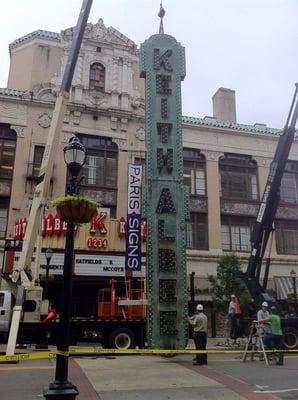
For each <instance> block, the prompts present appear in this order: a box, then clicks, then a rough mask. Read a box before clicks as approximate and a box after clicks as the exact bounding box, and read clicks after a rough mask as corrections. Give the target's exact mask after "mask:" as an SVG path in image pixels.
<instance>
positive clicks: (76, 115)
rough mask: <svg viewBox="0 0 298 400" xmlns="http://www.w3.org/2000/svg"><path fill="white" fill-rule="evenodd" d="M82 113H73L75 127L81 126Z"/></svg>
mask: <svg viewBox="0 0 298 400" xmlns="http://www.w3.org/2000/svg"><path fill="white" fill-rule="evenodd" d="M80 119H81V111H74V112H73V123H74V125H80Z"/></svg>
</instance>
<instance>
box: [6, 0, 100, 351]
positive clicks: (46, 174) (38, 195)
mask: <svg viewBox="0 0 298 400" xmlns="http://www.w3.org/2000/svg"><path fill="white" fill-rule="evenodd" d="M92 1H93V0H83V4H82V7H81V11H80V15H79V18H78V22H77V25H76V28H75V30H74V33H73V40H72V46H71V49H70V52H69V55H68V59H67V63H66V66H65V70H64V74H63V79H62V84H61V88H60V92H59V94H58V96H57V100H56V104H55V108H54V112H53V118H52V122H51V127H50V130H49V135H48V139H47V143H46V147H45V151H44V155H43V159H42V163H41V167H40V171H39V176H38V182H37V185H36V188H35V191H34V197H33V202H32V207H31V210H30V214H29V219H28V226H27V229H26V234H25V237H24V242H23V249H22V252H21V255H20V260H19V265H18V269H17V270H16V271H14V273H13V274H12V276H11V278H12V281H13V282H14V283H17V281H18V280H19V279H20V282H21V286H18V292H17V297H16V305H15V307H14V309H13V316H12V322H11V327H10V332H9V338H8V343H7V349H6V354H7V355H12V354H14V351H15V346H16V341H17V336H18V329H19V323H20V319H21V315H22V305H23V301H24V298H25V299H26V300H34V301H35V302H36V306H37V307H36V311H35V316H33V315H32V318H33V321H34V322H36V320H37V319H38V320H39V319H40V310H41V308H42V287H41V286H39V282H38V278H37V279H36V277H38V275H39V274H38V273H35V278H34V279H32V280H30V278H29V277H28V275H27V273H26V270H27V269H28V268H29V267H30V265H31V260H32V255H33V251H34V247H35V244H36V241H37V239H38V234H39V229H40V216H41V210H42V208H43V207H44V206H45V205H46V203H47V201H48V195H49V186H50V180H51V177H52V172H53V163H54V157H55V154H56V152H57V145H58V143H59V134H60V132H61V129H62V123H63V117H64V114H65V112H66V106H67V102H68V99H69V93H70V89H71V83H72V79H73V75H74V70H75V66H76V62H77V59H78V55H79V51H80V48H81V43H82V40H83V35H84V31H85V27H86V25H87V21H88V17H89V13H90V9H91V5H92ZM36 267H37V266H36ZM38 267H39V266H38ZM32 314H33V313H32Z"/></svg>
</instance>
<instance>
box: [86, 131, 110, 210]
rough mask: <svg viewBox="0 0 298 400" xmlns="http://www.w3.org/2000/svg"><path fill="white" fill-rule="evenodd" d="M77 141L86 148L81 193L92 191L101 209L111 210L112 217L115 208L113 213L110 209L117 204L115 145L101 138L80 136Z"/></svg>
mask: <svg viewBox="0 0 298 400" xmlns="http://www.w3.org/2000/svg"><path fill="white" fill-rule="evenodd" d="M79 139H80V141H81V142H82V144H83V145H84V146H85V148H86V162H85V164H84V166H83V168H82V171H81V175H82V176H84V177H85V179H84V180H83V181H82V183H81V187H82V190H81V191H82V192H84V190H85V192H86V191H88V192H90V191H92V192H93V193H94V198H95V199H98V201H99V202H100V203H101V205H102V206H103V207H110V208H111V215H112V216H113V217H114V216H115V215H116V214H115V212H114V211H115V210H116V208H114V211H113V213H112V208H113V207H114V206H116V203H117V155H118V148H117V145H116V144H115V143H113V142H112V139H110V138H105V137H101V136H91V135H90V136H83V135H80V137H79ZM86 194H87V192H86ZM89 195H90V194H89Z"/></svg>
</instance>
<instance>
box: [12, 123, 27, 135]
mask: <svg viewBox="0 0 298 400" xmlns="http://www.w3.org/2000/svg"><path fill="white" fill-rule="evenodd" d="M10 129H12V130H13V131H15V132H16V134H17V136H18V137H22V138H23V137H25V135H26V127H25V126H19V125H10Z"/></svg>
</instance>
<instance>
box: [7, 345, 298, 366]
mask: <svg viewBox="0 0 298 400" xmlns="http://www.w3.org/2000/svg"><path fill="white" fill-rule="evenodd" d="M281 351H282V352H285V353H298V349H295V350H281ZM281 351H276V352H281ZM265 352H266V353H272V350H265ZM206 353H207V354H243V353H244V350H243V349H242V350H224V349H216V350H206V351H205V350H195V349H187V350H161V349H126V350H120V349H102V348H98V347H75V348H71V349H70V350H69V351H59V350H56V351H43V352H36V353H21V354H20V353H19V354H14V355H11V356H7V355H4V356H0V363H5V362H18V361H29V360H41V359H55V358H56V356H57V354H59V355H62V356H65V357H69V356H76V355H81V356H83V355H90V354H106V355H110V354H119V355H120V354H126V355H129V354H138V355H148V354H149V355H178V354H206ZM246 353H247V354H250V353H263V351H262V350H248V351H247V352H246Z"/></svg>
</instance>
